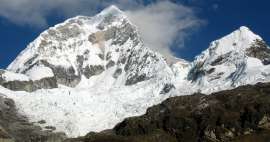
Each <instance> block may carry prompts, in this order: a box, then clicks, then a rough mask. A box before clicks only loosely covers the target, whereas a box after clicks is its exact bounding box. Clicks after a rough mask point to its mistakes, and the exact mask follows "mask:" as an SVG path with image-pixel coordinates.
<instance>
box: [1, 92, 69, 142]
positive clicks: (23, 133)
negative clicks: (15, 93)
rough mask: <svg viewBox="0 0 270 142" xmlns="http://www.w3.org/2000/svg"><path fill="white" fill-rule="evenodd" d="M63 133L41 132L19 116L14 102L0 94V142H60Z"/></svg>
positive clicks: (23, 117)
mask: <svg viewBox="0 0 270 142" xmlns="http://www.w3.org/2000/svg"><path fill="white" fill-rule="evenodd" d="M64 139H66V136H65V134H64V133H54V132H52V131H43V130H42V129H41V127H39V126H36V125H34V124H33V123H30V122H28V119H27V118H26V117H25V116H23V115H21V114H19V113H18V112H17V110H16V106H15V104H14V101H13V100H11V99H8V98H4V97H2V94H0V141H1V140H2V141H3V142H62V141H64ZM2 141H1V142H2Z"/></svg>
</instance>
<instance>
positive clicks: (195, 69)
mask: <svg viewBox="0 0 270 142" xmlns="http://www.w3.org/2000/svg"><path fill="white" fill-rule="evenodd" d="M269 81H270V48H269V46H268V45H267V44H266V43H265V41H264V40H263V38H262V37H260V36H259V35H256V34H255V33H253V32H252V31H251V30H250V29H249V28H248V27H245V26H242V27H240V28H239V29H237V30H235V31H234V32H232V33H230V34H228V35H226V36H224V37H222V38H220V39H218V40H215V41H213V42H211V43H210V47H209V48H207V49H206V50H205V51H203V52H202V53H201V54H200V55H198V56H197V57H196V58H195V60H194V61H192V62H188V61H185V60H184V59H180V58H171V57H170V58H168V57H165V56H163V55H162V54H160V53H157V52H154V51H152V50H151V47H148V46H146V44H145V43H144V40H143V39H142V38H141V35H140V31H139V30H138V29H137V27H136V25H134V24H133V23H131V22H130V20H129V19H128V17H127V16H126V15H125V13H124V12H123V11H121V10H119V9H118V8H117V7H116V6H110V7H108V8H106V9H104V10H103V11H101V12H100V13H99V14H97V15H96V16H93V17H87V16H77V17H74V18H71V19H68V20H66V21H65V22H63V23H60V24H58V25H55V26H54V27H51V28H49V29H48V30H46V31H44V32H42V33H41V34H40V35H39V36H38V37H37V38H36V39H35V40H34V41H33V42H31V43H30V44H29V45H28V46H27V47H26V49H24V50H23V51H22V52H21V53H20V54H19V55H18V57H17V58H16V59H15V60H14V61H13V62H12V63H11V64H10V65H9V66H8V68H7V69H3V70H0V93H1V94H4V95H1V96H3V97H4V98H1V99H2V100H5V99H7V98H9V99H12V100H13V101H7V102H12V103H14V104H12V105H11V108H12V112H13V113H14V115H13V114H12V115H11V116H12V117H15V118H17V116H21V115H22V116H24V117H27V120H26V119H23V120H20V122H19V123H18V124H20V127H21V125H22V122H21V121H27V125H28V126H29V127H31V128H32V127H34V126H32V125H37V127H35V128H34V129H31V130H33V131H34V132H37V133H38V134H39V135H43V134H46V135H47V134H48V135H50V136H51V135H54V134H55V133H56V134H62V133H65V134H66V135H67V137H79V136H84V135H86V134H87V133H89V132H90V131H94V132H101V131H103V130H107V129H109V130H108V132H107V131H105V132H104V133H103V132H102V133H90V134H88V135H87V136H86V137H83V138H82V141H97V142H98V141H102V140H103V141H106V140H107V141H113V140H115V141H118V140H119V141H147V142H148V141H153V142H154V141H198V142H200V141H231V140H237V139H238V138H240V139H241V140H243V139H242V138H246V137H245V136H246V135H251V137H252V138H253V136H252V134H254V133H257V132H261V131H263V133H262V134H265V133H267V134H268V131H267V129H268V125H269V123H268V120H269V114H268V113H267V112H269V106H268V105H267V103H268V102H267V101H268V100H269V98H268V96H267V93H269V90H268V89H267V87H269V84H268V83H267V82H269ZM259 82H262V84H257V83H259ZM263 83H264V84H263ZM255 84H257V85H255ZM245 85H248V87H239V86H245ZM237 87H239V88H237ZM249 87H250V88H249ZM234 88H237V89H234ZM230 89H234V90H232V91H224V90H230ZM215 92H218V93H215ZM211 93H214V94H211ZM191 94H195V95H191ZM203 94H206V95H203ZM210 94H211V95H210ZM182 95H191V96H182ZM207 95H209V96H207ZM178 96H179V97H178ZM171 97H173V98H171ZM168 98H169V99H168ZM263 99H265V100H263ZM164 100H166V101H165V102H163V101H164ZM161 102H163V103H161ZM159 103H161V104H160V105H157V104H159ZM154 105H157V106H154ZM237 105H239V106H237ZM3 106H6V105H3ZM15 106H17V108H16V109H15ZM152 106H154V107H152ZM149 107H152V108H150V109H148V108H149ZM147 109H148V110H147ZM0 110H1V109H0ZM4 110H5V111H7V110H6V108H5V109H4ZM15 110H16V111H15ZM146 110H147V112H146ZM145 112H146V114H145ZM256 112H257V113H256ZM0 114H1V113H0ZM17 114H18V115H17ZM143 114H145V115H143ZM139 115H143V116H141V117H135V118H130V119H126V120H124V119H125V118H127V117H133V116H139ZM11 116H9V115H7V117H11ZM0 120H1V119H0ZM16 120H17V119H16ZM123 120H124V121H123ZM5 121H6V120H3V123H0V126H1V127H3V132H5V134H6V133H10V130H11V129H10V128H9V125H6V126H2V124H4V122H5ZM14 121H15V120H14ZM122 121H123V122H122ZM28 122H29V123H28ZM38 122H42V123H38ZM119 122H121V123H119ZM118 123H119V124H118ZM8 124H9V123H8ZM10 125H11V124H10ZM115 125H116V126H115ZM1 127H0V128H1ZM113 127H114V129H113V130H111V129H112V128H113ZM50 128H53V129H50ZM37 129H39V130H37ZM0 130H1V129H0ZM43 131H46V132H43ZM48 131H49V132H48ZM19 132H20V131H19ZM3 134H4V133H3ZM31 134H32V133H31ZM35 134H36V133H35ZM10 135H11V136H10V137H13V138H14V139H17V138H20V139H21V137H17V134H16V133H14V134H13V133H10ZM103 136H108V139H107V137H105V140H104V139H103V138H102V137H103ZM242 136H244V137H242ZM256 136H257V135H256ZM34 138H36V137H34ZM61 139H62V137H61ZM99 139H100V140H99ZM164 139H165V140H164ZM0 140H1V139H0ZM75 140H77V139H75ZM45 141H46V138H45V140H44V142H45Z"/></svg>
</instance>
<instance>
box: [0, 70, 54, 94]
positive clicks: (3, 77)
mask: <svg viewBox="0 0 270 142" xmlns="http://www.w3.org/2000/svg"><path fill="white" fill-rule="evenodd" d="M0 85H1V86H3V87H5V88H7V89H10V90H13V91H27V92H33V91H36V90H38V89H52V88H57V87H58V85H57V81H56V78H55V77H45V78H42V79H39V80H31V79H30V78H29V77H28V76H26V75H23V74H16V73H12V72H9V71H5V70H0Z"/></svg>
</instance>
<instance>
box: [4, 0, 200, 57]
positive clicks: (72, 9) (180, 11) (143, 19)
mask: <svg viewBox="0 0 270 142" xmlns="http://www.w3.org/2000/svg"><path fill="white" fill-rule="evenodd" d="M111 4H114V5H117V6H118V7H120V9H122V10H124V11H126V13H127V15H128V17H129V18H130V20H131V21H132V22H133V23H134V24H135V25H136V26H138V28H139V31H140V33H141V35H142V37H143V40H144V41H145V43H146V44H147V45H148V46H149V47H150V48H152V49H153V50H156V51H159V52H161V53H162V54H164V55H167V56H171V55H172V54H173V53H172V52H171V48H170V47H172V45H173V43H175V42H177V43H178V46H177V47H179V48H181V47H183V45H184V41H185V39H186V37H187V36H188V35H190V33H192V29H194V28H196V27H198V26H199V25H201V23H202V22H201V20H200V19H199V18H197V17H196V14H195V13H194V11H193V9H192V8H190V7H186V6H184V5H181V4H175V3H173V2H170V1H169V0H152V2H150V4H148V5H145V4H144V0H0V16H1V17H4V18H6V19H7V20H9V21H11V22H13V23H16V24H18V25H22V26H25V25H27V26H35V27H44V26H47V20H48V18H49V17H50V16H52V15H58V16H59V15H60V16H61V17H64V18H69V17H73V16H76V15H88V16H91V15H94V14H96V13H97V12H98V11H100V10H101V9H103V8H105V7H107V6H109V5H111Z"/></svg>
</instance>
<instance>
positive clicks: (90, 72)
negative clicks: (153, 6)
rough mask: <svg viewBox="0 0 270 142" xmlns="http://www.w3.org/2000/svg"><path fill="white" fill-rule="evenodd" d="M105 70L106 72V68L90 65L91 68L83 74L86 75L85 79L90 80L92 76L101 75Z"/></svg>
mask: <svg viewBox="0 0 270 142" xmlns="http://www.w3.org/2000/svg"><path fill="white" fill-rule="evenodd" d="M104 70H105V69H104V66H101V65H90V66H87V67H86V68H85V69H84V72H83V73H84V75H85V77H87V78H90V77H91V76H94V75H99V74H101V73H102V72H103V71H104Z"/></svg>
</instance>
